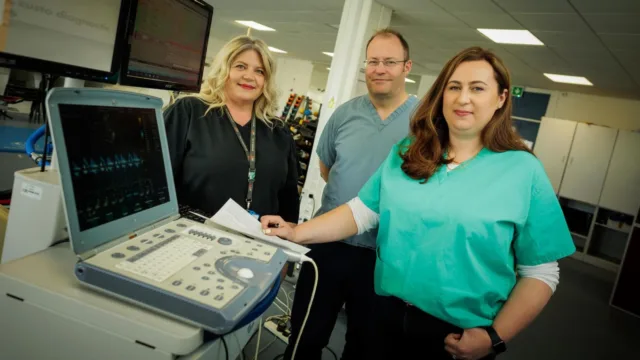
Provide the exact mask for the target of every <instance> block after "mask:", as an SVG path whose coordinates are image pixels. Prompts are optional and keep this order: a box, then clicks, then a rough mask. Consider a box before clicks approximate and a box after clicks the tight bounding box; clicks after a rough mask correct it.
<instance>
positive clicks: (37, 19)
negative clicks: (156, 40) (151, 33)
mask: <svg viewBox="0 0 640 360" xmlns="http://www.w3.org/2000/svg"><path fill="white" fill-rule="evenodd" d="M129 1H130V0H92V1H86V0H29V1H23V0H4V1H2V2H0V16H1V17H2V18H1V19H0V67H7V68H16V69H23V70H28V71H34V72H38V73H45V74H50V75H54V76H64V77H70V78H75V79H81V80H89V81H96V82H104V83H111V84H115V83H117V81H118V71H119V69H120V59H121V58H122V49H123V45H124V41H125V40H126V39H125V37H124V34H125V31H126V24H127V17H128V11H129V8H130V5H129V4H130V2H129ZM3 4H4V5H3Z"/></svg>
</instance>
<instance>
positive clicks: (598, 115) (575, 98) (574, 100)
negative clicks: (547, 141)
mask: <svg viewBox="0 0 640 360" xmlns="http://www.w3.org/2000/svg"><path fill="white" fill-rule="evenodd" d="M525 90H529V89H525ZM547 92H550V93H551V99H550V100H549V107H548V108H547V116H549V117H554V118H557V119H565V120H573V121H580V122H587V123H593V124H597V125H603V126H609V127H613V128H617V129H622V130H631V131H640V101H638V100H629V99H620V98H613V97H604V96H597V95H588V94H580V93H572V92H559V91H547Z"/></svg>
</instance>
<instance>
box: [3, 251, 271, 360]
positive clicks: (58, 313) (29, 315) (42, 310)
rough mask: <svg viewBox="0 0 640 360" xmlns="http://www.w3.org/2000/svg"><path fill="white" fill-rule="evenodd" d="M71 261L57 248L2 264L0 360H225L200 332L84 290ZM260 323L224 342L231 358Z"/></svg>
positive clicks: (218, 344)
mask: <svg viewBox="0 0 640 360" xmlns="http://www.w3.org/2000/svg"><path fill="white" fill-rule="evenodd" d="M75 262H76V257H75V254H73V252H72V251H71V250H70V249H69V246H68V244H61V245H58V246H56V247H52V248H49V249H47V250H44V251H42V252H39V253H36V254H33V255H30V256H27V257H24V258H21V259H18V260H15V261H12V262H8V263H6V264H2V265H0V359H38V360H48V359H65V360H67V359H69V360H74V359H78V360H80V359H82V360H86V359H92V360H113V359H136V360H147V359H148V360H158V359H162V360H164V359H166V360H173V359H179V360H200V359H207V360H215V359H224V358H225V357H224V348H223V347H222V346H221V342H220V340H215V341H208V342H204V341H203V338H204V336H203V335H204V334H203V331H202V330H201V329H199V328H196V327H193V326H191V325H187V324H183V323H181V322H179V321H176V320H173V319H170V318H168V317H165V316H162V315H159V314H156V313H154V312H151V311H149V310H145V309H142V308H139V307H136V306H134V305H131V304H129V303H127V302H124V301H120V300H117V299H114V298H111V297H107V296H106V295H103V294H101V293H98V292H96V291H93V290H90V289H87V288H85V287H83V286H81V285H80V283H79V282H78V281H77V279H76V278H75V277H74V275H73V266H74V264H75ZM259 321H260V318H258V319H257V320H255V321H254V322H252V323H250V324H248V325H247V326H245V327H244V328H241V329H239V330H237V331H236V332H234V333H233V334H229V335H227V336H226V337H225V338H226V339H227V344H228V346H229V358H230V359H235V358H236V357H237V355H238V354H239V352H240V351H241V347H243V346H244V345H245V344H246V343H247V341H248V340H249V338H250V337H251V335H252V334H253V333H254V332H255V331H256V330H257V324H259ZM230 339H232V340H230Z"/></svg>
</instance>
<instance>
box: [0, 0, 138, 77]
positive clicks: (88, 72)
mask: <svg viewBox="0 0 640 360" xmlns="http://www.w3.org/2000/svg"><path fill="white" fill-rule="evenodd" d="M131 1H132V0H121V1H120V14H119V15H118V25H117V30H116V37H115V43H114V47H113V57H112V59H111V69H110V70H109V71H102V70H96V69H89V68H85V67H81V66H75V65H69V64H64V63H59V62H55V61H48V60H42V59H36V58H31V57H26V56H21V55H13V54H9V53H5V52H0V67H6V68H12V69H20V70H26V71H34V72H40V73H45V74H50V75H57V76H64V77H70V78H74V79H80V80H87V81H94V82H102V83H107V84H117V83H118V76H119V71H120V67H121V60H122V55H123V53H124V48H125V45H126V44H125V42H126V37H125V33H126V30H127V18H128V17H129V9H130V8H131V6H130V2H131Z"/></svg>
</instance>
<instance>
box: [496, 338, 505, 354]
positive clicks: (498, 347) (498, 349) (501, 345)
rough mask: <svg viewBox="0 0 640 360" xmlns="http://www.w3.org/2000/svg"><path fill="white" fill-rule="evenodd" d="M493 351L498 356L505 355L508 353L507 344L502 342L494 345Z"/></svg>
mask: <svg viewBox="0 0 640 360" xmlns="http://www.w3.org/2000/svg"><path fill="white" fill-rule="evenodd" d="M493 349H494V350H495V352H496V353H498V354H500V353H503V352H505V351H507V344H505V343H504V341H500V342H499V343H497V344H494V345H493Z"/></svg>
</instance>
